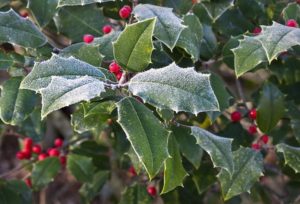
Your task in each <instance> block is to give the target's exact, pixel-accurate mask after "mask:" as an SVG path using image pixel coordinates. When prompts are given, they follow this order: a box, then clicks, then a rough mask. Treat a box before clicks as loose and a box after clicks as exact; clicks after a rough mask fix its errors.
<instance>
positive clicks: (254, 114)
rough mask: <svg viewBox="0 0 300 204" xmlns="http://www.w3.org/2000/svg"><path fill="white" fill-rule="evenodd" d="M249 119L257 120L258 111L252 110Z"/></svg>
mask: <svg viewBox="0 0 300 204" xmlns="http://www.w3.org/2000/svg"><path fill="white" fill-rule="evenodd" d="M249 118H251V119H253V120H255V119H256V109H252V110H251V111H250V112H249Z"/></svg>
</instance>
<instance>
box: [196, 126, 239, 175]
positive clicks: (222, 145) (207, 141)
mask: <svg viewBox="0 0 300 204" xmlns="http://www.w3.org/2000/svg"><path fill="white" fill-rule="evenodd" d="M191 130H192V133H191V134H192V135H193V136H194V137H195V138H196V140H197V144H199V146H200V147H201V148H202V149H203V150H204V151H206V152H207V153H208V154H209V156H210V158H211V160H212V162H213V164H214V167H221V168H222V169H225V170H226V171H227V172H228V173H229V175H232V174H233V172H234V165H233V157H232V152H231V143H232V139H228V138H224V137H219V136H216V135H214V134H212V133H210V132H208V131H206V130H204V129H202V128H198V127H196V126H193V127H191Z"/></svg>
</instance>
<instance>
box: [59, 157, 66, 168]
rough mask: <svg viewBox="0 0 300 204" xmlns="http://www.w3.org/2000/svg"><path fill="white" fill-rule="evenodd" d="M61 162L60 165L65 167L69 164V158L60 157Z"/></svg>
mask: <svg viewBox="0 0 300 204" xmlns="http://www.w3.org/2000/svg"><path fill="white" fill-rule="evenodd" d="M59 161H60V164H61V165H62V166H65V165H66V163H67V156H65V155H63V156H60V157H59Z"/></svg>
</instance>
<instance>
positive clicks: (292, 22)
mask: <svg viewBox="0 0 300 204" xmlns="http://www.w3.org/2000/svg"><path fill="white" fill-rule="evenodd" d="M285 25H286V26H289V27H294V28H296V27H298V23H297V21H296V20H294V19H290V20H288V21H287V22H286V23H285Z"/></svg>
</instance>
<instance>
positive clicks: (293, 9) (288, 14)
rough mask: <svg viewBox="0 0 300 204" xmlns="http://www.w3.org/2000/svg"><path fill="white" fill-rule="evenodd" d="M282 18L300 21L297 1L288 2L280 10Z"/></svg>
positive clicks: (299, 6) (299, 9) (299, 8)
mask: <svg viewBox="0 0 300 204" xmlns="http://www.w3.org/2000/svg"><path fill="white" fill-rule="evenodd" d="M282 15H283V19H284V20H285V21H288V20H290V19H294V20H296V21H297V22H298V23H299V22H300V5H299V3H297V2H294V3H289V4H288V5H287V6H286V7H285V8H284V9H283V11H282Z"/></svg>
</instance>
